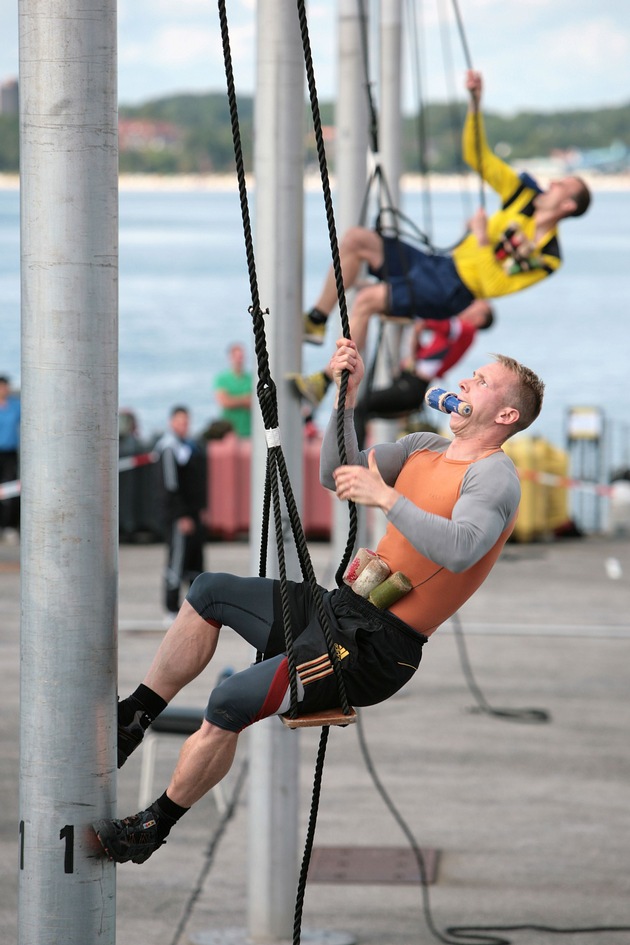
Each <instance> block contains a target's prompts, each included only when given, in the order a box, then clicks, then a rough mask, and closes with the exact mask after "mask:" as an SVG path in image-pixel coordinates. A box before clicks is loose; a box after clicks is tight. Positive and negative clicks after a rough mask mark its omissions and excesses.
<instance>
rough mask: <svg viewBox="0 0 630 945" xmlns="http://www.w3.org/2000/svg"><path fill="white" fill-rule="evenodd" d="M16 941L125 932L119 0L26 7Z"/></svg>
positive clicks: (73, 941)
mask: <svg viewBox="0 0 630 945" xmlns="http://www.w3.org/2000/svg"><path fill="white" fill-rule="evenodd" d="M20 146H21V227H22V233H21V238H22V250H21V252H22V257H21V258H22V405H23V406H22V547H21V569H22V592H21V594H22V602H21V607H22V623H21V666H22V670H21V700H20V703H21V719H20V734H21V762H20V825H19V827H20V829H19V942H20V943H21V945H33V943H34V942H37V943H38V945H47V943H50V945H58V943H59V942H63V943H64V945H86V943H88V942H90V943H96V942H99V943H103V945H105V943H107V945H111V943H113V942H114V941H115V873H114V867H113V864H111V863H109V862H108V861H107V860H106V859H105V858H104V857H102V856H99V857H96V856H94V851H93V848H92V846H91V840H92V838H93V834H92V833H91V830H90V828H89V824H90V822H91V821H92V820H93V819H94V818H95V817H102V816H107V815H110V814H112V813H113V808H114V802H115V770H116V768H115V754H114V748H115V738H114V726H113V721H114V714H115V713H114V708H115V701H116V699H115V688H116V600H117V568H118V559H117V553H118V534H117V528H118V523H117V487H118V476H117V449H118V429H117V394H118V373H117V355H118V351H117V224H118V216H117V170H118V169H117V156H118V155H117V113H116V5H115V0H81V2H80V3H79V2H78V0H45V2H44V0H21V2H20Z"/></svg>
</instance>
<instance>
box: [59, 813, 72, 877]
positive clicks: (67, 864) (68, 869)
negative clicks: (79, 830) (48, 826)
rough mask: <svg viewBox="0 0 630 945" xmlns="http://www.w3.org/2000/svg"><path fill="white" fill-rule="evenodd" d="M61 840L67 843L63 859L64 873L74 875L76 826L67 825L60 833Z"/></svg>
mask: <svg viewBox="0 0 630 945" xmlns="http://www.w3.org/2000/svg"><path fill="white" fill-rule="evenodd" d="M59 839H60V840H64V839H65V841H66V853H65V856H64V858H63V871H64V873H73V872H74V826H73V825H72V824H66V826H65V827H63V828H62V829H61V830H60V831H59Z"/></svg>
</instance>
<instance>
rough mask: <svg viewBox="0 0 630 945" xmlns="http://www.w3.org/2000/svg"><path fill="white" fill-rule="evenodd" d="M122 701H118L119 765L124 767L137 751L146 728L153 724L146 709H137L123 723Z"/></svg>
mask: <svg viewBox="0 0 630 945" xmlns="http://www.w3.org/2000/svg"><path fill="white" fill-rule="evenodd" d="M120 708H121V703H120V702H119V703H118V767H119V768H122V766H123V765H124V763H125V761H126V760H127V758H128V757H129V755H130V754H131V753H132V751H135V750H136V748H137V747H138V745H139V744H140V742H141V741H142V739H143V738H144V733H145V730H146V729H147V728H148V727H149V725H150V724H151V717H150V716H149V715H147V713H146V712H145V711H144V709H137V710H136V711H135V712H134V713H133V715H132V716H131V718H130V719H129V720H128V721H127V722H126V723H125V724H123V722H122V720H121V718H120V715H121V713H120Z"/></svg>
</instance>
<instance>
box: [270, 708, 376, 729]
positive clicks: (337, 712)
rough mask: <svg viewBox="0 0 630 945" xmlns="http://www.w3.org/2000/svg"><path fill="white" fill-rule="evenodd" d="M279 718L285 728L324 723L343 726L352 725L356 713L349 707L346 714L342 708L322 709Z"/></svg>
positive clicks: (355, 718)
mask: <svg viewBox="0 0 630 945" xmlns="http://www.w3.org/2000/svg"><path fill="white" fill-rule="evenodd" d="M280 720H281V721H282V724H283V725H286V727H287V728H316V727H319V728H321V727H323V726H325V725H337V726H339V728H345V726H346V725H353V724H354V723H355V722H356V720H357V713H356V712H355V710H354V709H353V708H350V712H349V713H348V715H344V713H343V711H342V709H324V710H323V711H321V712H308V713H306V714H305V715H298V716H297V717H296V718H294V719H292V718H291V717H290V716H289V715H281V716H280Z"/></svg>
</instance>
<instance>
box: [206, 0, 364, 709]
mask: <svg viewBox="0 0 630 945" xmlns="http://www.w3.org/2000/svg"><path fill="white" fill-rule="evenodd" d="M218 8H219V20H220V25H221V39H222V44H223V59H224V66H225V75H226V81H227V94H228V103H229V110H230V121H231V126H232V140H233V144H234V156H235V162H236V172H237V178H238V189H239V198H240V205H241V216H242V220H243V234H244V238H245V248H246V255H247V268H248V273H249V282H250V291H251V297H252V305H251V307H250V313H251V316H252V321H253V326H254V335H255V348H256V358H257V363H258V384H257V394H258V400H259V402H260V407H261V412H262V416H263V421H264V424H265V429H266V430H277V428H278V407H277V392H276V387H275V384H274V382H273V379H272V378H271V375H270V370H269V357H268V349H267V342H266V337H265V326H264V319H263V312H262V310H261V307H260V297H259V291H258V280H257V276H256V263H255V256H254V241H253V238H252V228H251V220H250V214H249V202H248V197H247V183H246V179H245V169H244V161H243V150H242V146H241V136H240V123H239V118H238V106H237V100H236V89H235V83H234V73H233V69H232V54H231V49H230V37H229V27H228V20H227V13H226V5H225V0H218ZM320 127H321V126H320ZM346 321H347V319H346ZM278 476H280V479H281V482H282V486H283V490H284V496H285V502H286V504H287V510H288V512H289V519H290V523H291V529H292V532H293V536H294V538H295V542H296V547H297V552H298V556H299V560H300V566H301V568H302V573H303V574H305V577H306V576H307V575H308V580H309V584H310V587H311V591H312V594H313V599H314V600H315V601H316V603H317V608H318V616H319V617H320V621H321V624H322V629H323V631H324V635H325V637H326V643H327V646H328V651H329V654H330V657H331V662H332V665H333V668H334V670H335V676H336V681H337V687H338V690H339V700H340V705H341V708H342V710H343V712H344V714H345V715H348V714H349V712H350V707H349V705H348V700H347V696H346V692H345V686H344V683H343V678H342V675H341V667H340V665H339V658H338V656H337V652H336V650H335V647H334V643H333V640H332V633H331V630H330V625H329V621H328V618H327V615H326V613H325V611H324V607H323V601H322V600H321V590H320V588H319V586H318V584H317V581H316V578H315V573H314V571H313V568H312V564H311V562H310V555H309V552H308V546H307V544H306V539H305V537H304V531H303V528H302V524H301V521H300V516H299V512H298V509H297V505H296V502H295V498H294V496H293V491H292V488H291V483H290V480H289V477H288V474H287V471H286V464H285V462H284V456H283V454H282V449H281V447H279V446H274V447H270V448H269V449H268V459H267V472H266V481H265V508H264V509H263V532H264V533H267V534H268V523H269V511H268V504H269V501H270V497H271V498H273V500H274V520H275V524H276V538H277V543H278V558H279V561H281V562H282V564H281V572H280V588H281V598H282V615H283V625H284V632H285V643H286V651H287V662H288V668H289V679H290V688H291V709H290V714H291V717H292V718H295V717H296V715H297V678H296V677H297V670H296V666H295V655H294V652H293V636H292V633H291V614H290V608H289V602H288V589H287V579H286V568H285V566H284V536H283V531H282V516H281V511H280V495H279V489H278ZM265 547H266V546H265V545H263V546H262V548H261V556H260V574H261V576H264V574H265V570H266V567H265V563H264V555H265V552H264V549H265Z"/></svg>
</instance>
